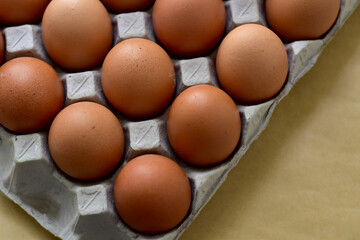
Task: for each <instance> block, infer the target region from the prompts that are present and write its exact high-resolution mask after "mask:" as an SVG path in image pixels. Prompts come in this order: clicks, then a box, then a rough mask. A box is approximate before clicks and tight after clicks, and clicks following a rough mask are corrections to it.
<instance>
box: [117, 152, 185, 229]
mask: <svg viewBox="0 0 360 240" xmlns="http://www.w3.org/2000/svg"><path fill="white" fill-rule="evenodd" d="M114 202H115V206H116V209H117V211H118V213H119V215H120V217H121V218H122V219H123V220H124V221H125V222H126V223H127V224H128V225H129V226H130V227H132V228H134V229H135V230H137V231H140V232H143V233H148V234H156V233H162V232H166V231H168V230H170V229H172V228H173V227H175V226H176V225H178V224H179V223H180V222H181V221H182V220H183V219H184V217H185V216H186V214H187V212H188V210H189V207H190V204H191V188H190V183H189V180H188V178H187V176H186V174H185V172H184V171H183V170H182V168H181V167H180V166H179V165H178V164H176V163H175V162H174V161H172V160H171V159H169V158H166V157H164V156H161V155H153V154H149V155H142V156H140V157H137V158H134V159H133V160H131V161H130V162H129V163H127V164H126V165H125V167H124V168H123V169H121V171H120V172H119V175H118V176H117V178H116V181H115V185H114Z"/></svg>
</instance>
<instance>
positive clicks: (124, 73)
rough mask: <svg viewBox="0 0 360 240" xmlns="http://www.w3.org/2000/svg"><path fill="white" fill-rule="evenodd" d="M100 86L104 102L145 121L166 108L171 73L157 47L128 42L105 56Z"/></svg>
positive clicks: (172, 78) (139, 41)
mask: <svg viewBox="0 0 360 240" xmlns="http://www.w3.org/2000/svg"><path fill="white" fill-rule="evenodd" d="M101 84H102V88H103V91H104V93H105V96H106V98H107V99H108V100H109V102H110V103H111V105H113V106H114V107H115V108H116V109H117V110H118V111H119V112H121V113H123V114H125V115H126V116H129V117H132V118H141V119H143V118H149V117H152V116H154V115H156V114H158V113H160V112H162V111H163V110H164V109H165V108H166V107H167V106H168V105H169V102H170V100H171V98H172V96H173V93H174V89H175V70H174V66H173V64H172V62H171V59H170V57H169V56H168V55H167V53H166V52H165V50H163V49H162V48H161V47H160V46H159V45H157V44H156V43H154V42H152V41H150V40H146V39H142V38H132V39H128V40H125V41H123V42H121V43H119V44H117V45H116V46H115V47H114V48H113V49H112V50H111V51H110V52H109V54H108V55H107V56H106V58H105V61H104V64H103V67H102V70H101Z"/></svg>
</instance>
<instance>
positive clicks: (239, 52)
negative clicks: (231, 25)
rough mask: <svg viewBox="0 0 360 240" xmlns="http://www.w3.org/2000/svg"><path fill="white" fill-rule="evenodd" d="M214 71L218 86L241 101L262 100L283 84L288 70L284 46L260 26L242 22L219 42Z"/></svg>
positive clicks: (274, 92)
mask: <svg viewBox="0 0 360 240" xmlns="http://www.w3.org/2000/svg"><path fill="white" fill-rule="evenodd" d="M216 71H217V75H218V79H219V82H220V84H221V86H222V87H223V88H224V90H225V91H226V92H227V93H228V94H229V95H230V96H232V97H233V98H235V99H236V100H238V101H240V102H242V103H245V104H255V103H259V102H263V101H266V100H268V99H270V98H272V97H274V96H275V95H276V94H277V93H278V92H279V91H280V90H281V88H282V86H283V85H284V83H285V80H286V76H287V73H288V59H287V53H286V50H285V46H284V44H283V43H282V42H281V40H280V38H279V37H278V36H277V35H276V34H275V33H273V32H272V31H271V30H270V29H268V28H266V27H264V26H261V25H257V24H245V25H242V26H240V27H237V28H235V29H234V30H232V31H231V32H230V33H229V34H228V35H227V36H226V37H225V38H224V40H223V41H222V43H221V44H220V47H219V51H218V54H217V57H216Z"/></svg>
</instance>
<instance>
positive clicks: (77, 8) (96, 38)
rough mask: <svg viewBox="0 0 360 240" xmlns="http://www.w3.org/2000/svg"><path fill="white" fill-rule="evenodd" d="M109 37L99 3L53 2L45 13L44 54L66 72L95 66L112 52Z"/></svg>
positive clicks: (85, 0) (89, 0)
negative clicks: (46, 53) (45, 52)
mask: <svg viewBox="0 0 360 240" xmlns="http://www.w3.org/2000/svg"><path fill="white" fill-rule="evenodd" d="M112 37H113V32H112V24H111V20H110V16H109V14H108V12H107V11H106V8H105V7H104V6H103V5H102V3H101V2H100V1H99V0H52V1H51V3H50V4H49V5H48V7H47V8H46V10H45V13H44V17H43V22H42V38H43V42H44V45H45V48H46V51H47V52H48V54H49V55H50V57H51V58H52V59H53V60H54V62H55V63H57V64H58V65H59V66H60V67H62V68H64V69H66V70H70V71H82V70H88V69H92V68H94V67H96V66H98V65H99V64H100V63H101V62H102V61H103V60H104V58H105V56H106V54H107V52H108V51H109V50H110V48H111V45H112Z"/></svg>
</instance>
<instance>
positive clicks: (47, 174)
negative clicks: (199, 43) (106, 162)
mask: <svg viewBox="0 0 360 240" xmlns="http://www.w3.org/2000/svg"><path fill="white" fill-rule="evenodd" d="M224 3H225V5H226V10H227V26H226V32H229V31H230V30H231V29H233V28H235V27H236V26H239V25H241V24H244V23H258V24H262V25H266V20H265V16H264V9H263V8H264V2H263V0H246V1H243V0H230V1H224ZM359 3H360V0H342V3H341V10H340V14H339V17H338V19H337V22H336V24H335V25H334V27H333V28H332V29H331V31H329V32H328V33H327V34H326V36H325V37H324V38H322V39H319V40H312V41H296V42H292V43H288V44H285V45H286V49H287V52H288V60H289V74H288V80H287V83H286V85H285V86H284V88H283V89H282V91H281V92H280V94H279V95H278V96H277V97H276V98H275V99H272V100H269V101H267V102H265V103H262V104H258V105H253V106H244V105H238V109H239V112H240V114H241V119H242V134H241V140H240V142H239V144H238V146H237V148H236V150H235V151H234V153H233V154H232V155H231V156H230V157H229V159H227V160H226V161H225V162H223V163H222V164H220V165H217V166H215V167H211V168H197V167H193V166H190V165H188V164H186V163H185V162H183V161H182V160H181V159H179V158H178V157H177V156H176V155H175V154H174V152H173V151H172V149H171V147H170V145H169V143H168V141H167V135H166V116H167V111H166V112H165V113H163V114H162V115H161V116H159V117H157V118H155V119H150V120H145V121H138V122H132V121H129V120H128V119H126V118H125V117H123V116H122V115H121V114H118V113H116V112H115V111H114V112H115V114H116V115H117V116H118V118H119V119H120V122H121V123H122V126H123V129H124V132H125V137H126V146H125V153H124V156H123V160H122V163H121V166H119V168H118V169H117V170H116V172H114V173H113V174H111V176H109V177H108V178H106V179H103V180H101V181H96V182H91V183H83V182H78V181H76V180H73V179H70V178H68V177H67V176H65V175H64V174H63V173H62V172H60V171H59V170H58V168H57V167H56V166H55V165H54V163H53V162H52V160H51V157H50V154H49V151H48V146H47V132H41V133H34V134H28V135H16V134H12V133H10V132H8V131H7V130H6V129H4V128H3V127H2V126H1V125H0V190H1V191H2V192H3V193H4V194H5V195H6V196H8V197H9V198H10V199H12V200H13V201H14V202H15V203H17V204H18V205H20V206H21V207H22V208H23V209H24V210H25V211H26V212H28V213H29V214H30V215H31V216H33V217H34V218H35V219H36V220H37V221H38V222H39V223H40V224H41V225H42V226H43V227H44V228H46V229H47V230H49V231H50V232H51V233H53V234H54V235H56V236H58V237H60V238H62V239H66V240H85V239H86V240H98V239H102V240H113V239H114V240H115V239H123V240H128V239H144V240H145V239H163V240H165V239H166V240H170V239H177V238H178V237H179V236H180V235H181V233H182V232H183V231H184V230H185V229H186V228H187V226H188V225H189V224H190V223H191V222H192V221H193V219H194V218H195V217H196V216H197V214H198V213H199V211H200V210H201V209H202V207H203V206H204V205H205V204H206V202H207V201H208V200H209V199H210V198H211V196H212V195H213V194H214V193H215V191H216V190H217V189H218V187H219V186H220V185H221V184H222V182H223V181H224V180H225V178H226V176H227V174H228V173H229V171H230V170H231V169H232V168H233V167H234V166H235V165H236V164H237V162H238V161H239V160H240V158H241V157H242V155H244V153H245V151H246V150H247V149H248V148H249V146H250V144H251V143H252V142H253V141H254V140H255V139H256V138H257V137H258V136H259V134H260V133H261V132H262V130H263V129H264V128H265V127H266V125H267V123H268V120H269V118H270V116H271V114H272V111H273V110H274V108H275V106H276V105H277V104H278V103H279V101H280V100H281V99H282V98H283V97H284V96H285V95H287V94H288V92H289V91H290V89H291V88H292V87H293V85H294V84H295V83H296V82H297V81H298V79H299V78H300V77H302V76H303V75H304V74H305V73H306V72H307V71H308V70H310V68H311V67H312V66H313V65H314V64H315V62H316V60H317V58H318V56H319V54H320V52H321V51H322V49H323V48H324V47H325V45H326V44H327V43H328V42H329V41H330V40H331V39H332V38H333V37H334V35H335V33H336V32H337V31H338V30H339V29H340V27H341V26H342V25H343V23H344V22H345V20H346V19H347V18H348V16H349V15H350V14H351V13H352V12H353V10H355V8H356V7H357V6H358V5H359ZM111 17H112V20H113V25H114V35H115V36H114V44H116V43H118V42H120V41H123V40H125V39H128V38H132V37H142V38H147V39H150V40H152V41H155V42H156V41H157V39H156V37H155V34H154V32H153V28H152V24H151V10H149V11H147V12H135V13H126V14H118V15H111ZM3 33H4V35H5V39H6V61H8V60H10V59H13V58H15V57H20V56H32V57H36V58H39V59H42V60H44V61H46V62H48V63H50V64H52V65H54V64H53V63H52V62H51V60H50V59H49V57H48V56H47V54H46V51H45V49H44V47H43V44H42V41H41V27H40V25H22V26H16V27H7V28H5V29H3ZM215 56H216V50H215V51H214V52H213V53H211V54H210V55H209V56H207V57H200V58H194V59H185V60H179V59H173V62H174V66H175V69H176V76H177V86H176V95H178V94H179V93H180V92H181V91H183V90H184V89H186V88H188V87H190V86H193V85H196V84H211V85H215V86H218V87H219V84H218V82H217V78H216V73H215V67H214V64H215ZM55 68H56V70H57V71H58V72H59V75H60V77H61V80H62V82H63V85H64V88H65V92H66V100H65V106H67V105H69V104H72V103H75V102H79V101H93V102H97V103H100V104H102V105H104V106H106V107H109V108H110V109H111V110H113V109H112V108H111V106H110V105H109V104H108V102H107V101H106V99H105V97H104V95H103V93H102V90H101V83H100V78H101V72H100V69H95V70H93V71H86V72H80V73H65V72H63V71H62V70H61V69H59V68H57V67H55ZM146 153H158V154H162V155H165V156H168V157H170V158H172V159H174V160H175V161H177V162H178V163H179V164H180V166H181V167H182V168H183V169H184V170H185V172H186V174H187V176H188V177H189V179H190V182H191V186H192V194H193V199H192V205H191V208H190V211H189V214H188V216H187V217H186V218H185V220H184V221H183V222H182V223H181V224H180V225H179V226H177V227H176V228H174V229H172V230H171V231H169V232H167V233H164V234H159V235H144V234H141V233H137V232H135V231H133V230H131V229H129V227H128V226H127V225H126V224H124V223H123V222H122V220H121V219H120V218H119V216H118V215H117V213H116V211H115V207H114V203H113V199H112V185H113V183H114V181H115V178H116V176H117V173H118V172H119V170H120V169H121V168H122V167H123V166H124V165H125V164H126V163H127V162H128V161H129V160H131V159H132V158H134V157H136V156H139V155H142V154H146Z"/></svg>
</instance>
